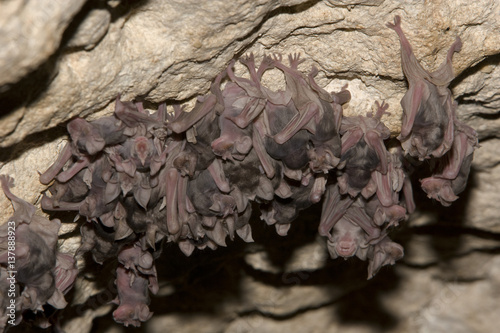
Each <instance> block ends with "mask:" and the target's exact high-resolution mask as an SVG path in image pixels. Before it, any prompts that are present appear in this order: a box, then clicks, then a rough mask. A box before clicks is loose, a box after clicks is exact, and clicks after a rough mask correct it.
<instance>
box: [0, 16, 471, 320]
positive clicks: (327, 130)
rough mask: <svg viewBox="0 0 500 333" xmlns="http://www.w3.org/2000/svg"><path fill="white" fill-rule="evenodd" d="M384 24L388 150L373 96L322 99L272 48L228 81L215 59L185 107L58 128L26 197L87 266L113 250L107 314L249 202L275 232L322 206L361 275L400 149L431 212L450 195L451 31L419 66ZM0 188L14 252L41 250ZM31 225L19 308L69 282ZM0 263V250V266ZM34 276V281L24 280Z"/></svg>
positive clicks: (326, 230)
mask: <svg viewBox="0 0 500 333" xmlns="http://www.w3.org/2000/svg"><path fill="white" fill-rule="evenodd" d="M388 26H389V27H390V28H392V29H394V30H395V31H396V32H397V34H398V35H399V38H400V42H401V55H402V65H403V71H404V74H405V76H406V78H407V80H408V83H409V89H408V92H407V93H406V94H405V96H404V97H403V99H402V101H401V105H402V107H403V119H402V129H401V134H400V135H399V137H398V139H399V142H400V143H397V144H394V142H396V140H392V141H391V142H392V144H391V145H392V147H391V148H390V149H388V148H387V147H388V146H389V144H388V142H389V139H390V131H389V129H388V128H387V127H386V126H385V125H384V123H383V122H382V121H381V118H382V116H383V115H384V113H385V111H386V110H387V107H388V105H387V104H385V103H381V104H379V103H377V105H376V108H377V110H376V112H375V113H374V114H373V113H371V112H369V113H367V114H366V116H356V117H344V116H343V115H342V105H343V104H345V103H347V102H348V101H349V100H350V98H351V94H350V93H349V91H348V90H347V88H346V87H344V88H343V89H342V90H341V91H340V92H337V93H328V92H326V91H325V90H324V89H322V88H321V87H319V86H318V85H317V83H316V82H315V80H314V77H315V75H316V74H317V72H318V71H317V70H316V69H315V68H314V67H313V69H312V70H311V72H310V73H309V74H308V75H304V74H303V73H302V72H300V71H299V70H298V65H299V64H300V63H301V62H302V60H301V59H299V56H298V55H291V56H289V65H288V66H287V65H285V64H284V63H283V62H282V59H281V56H279V55H275V56H273V57H270V56H264V58H263V60H262V61H261V63H260V65H259V66H256V64H255V61H254V57H253V55H250V56H248V57H245V58H242V59H240V62H241V63H242V64H243V65H245V66H246V68H247V69H248V74H249V75H248V78H244V77H239V76H236V75H235V73H234V72H233V69H232V68H233V65H234V61H233V62H231V63H230V64H229V66H228V67H227V68H226V70H224V71H223V72H222V73H221V74H220V75H219V76H217V78H216V79H215V81H214V82H213V83H212V85H211V88H210V93H209V94H208V95H206V96H204V97H199V98H198V99H197V102H196V105H195V106H194V108H193V110H191V111H190V112H185V111H184V110H183V108H182V107H180V106H174V110H173V112H167V109H166V106H165V105H164V104H163V105H160V107H159V108H158V110H157V111H156V112H155V113H150V112H147V111H146V110H144V108H143V106H142V104H141V103H132V102H123V101H121V100H120V99H119V98H118V99H117V100H116V108H115V112H114V114H113V115H112V116H108V117H104V118H100V119H97V120H94V121H91V122H88V121H86V120H84V119H81V118H76V119H74V120H72V121H70V122H69V123H68V126H67V128H68V132H69V135H70V137H71V140H70V141H69V142H68V143H67V144H66V146H65V147H64V148H63V150H62V152H61V153H60V155H59V157H58V158H57V160H56V162H55V163H54V164H53V165H52V166H51V167H50V168H49V169H48V170H47V171H45V172H44V173H43V174H41V176H40V181H41V182H42V183H43V184H47V185H49V184H50V187H49V189H48V193H46V194H44V196H43V198H42V200H41V205H42V208H43V209H45V210H48V211H75V212H78V214H79V216H82V217H84V218H85V219H86V220H87V222H86V223H84V224H83V225H82V226H81V234H82V244H81V247H80V249H79V253H85V252H89V251H90V252H91V253H92V256H93V258H94V260H95V261H96V262H98V263H103V262H104V261H105V260H108V259H113V258H118V266H117V269H116V286H117V289H118V295H117V298H116V300H115V303H116V304H117V305H118V307H117V309H116V310H115V311H114V313H113V316H114V319H115V320H116V321H117V322H121V323H123V324H125V325H126V326H128V325H132V326H139V325H140V322H143V321H145V320H147V319H149V318H150V317H151V312H150V310H149V307H148V305H149V302H150V298H149V294H150V292H151V293H153V294H155V293H156V292H157V291H158V281H157V274H156V269H155V265H154V261H155V259H156V258H157V257H158V256H159V252H160V249H161V244H162V243H163V242H175V243H177V244H178V246H179V248H180V249H181V250H182V252H183V253H185V254H186V255H188V256H189V255H190V254H191V253H192V252H193V251H194V249H195V248H198V249H204V248H206V247H209V248H211V249H215V248H216V247H218V246H225V245H226V239H227V237H229V239H231V240H233V239H234V237H235V236H236V235H237V236H239V237H240V238H242V239H243V240H244V241H246V242H251V241H253V240H252V232H251V225H250V223H249V221H250V217H251V216H252V212H253V211H254V212H255V211H257V212H258V213H260V218H261V220H263V221H265V222H266V223H267V224H268V225H274V226H275V229H276V232H277V233H278V234H279V235H282V236H284V235H286V234H287V232H288V230H289V228H290V224H291V222H292V221H293V220H295V219H296V218H297V216H298V214H299V212H300V211H301V210H303V209H305V208H307V207H309V206H311V205H313V204H315V203H319V202H321V201H322V204H323V208H322V215H321V220H320V223H319V233H320V235H322V236H325V237H326V238H327V244H328V249H329V252H330V255H331V257H332V258H336V257H344V258H347V257H351V256H357V257H359V258H360V259H362V260H367V261H368V262H369V265H368V278H371V277H372V276H373V275H374V274H376V272H377V271H378V270H379V269H380V268H381V267H382V266H384V265H388V264H393V263H394V262H395V261H396V260H398V259H400V258H401V257H402V256H403V248H402V247H401V246H400V245H399V244H397V243H395V242H392V241H391V240H390V239H389V237H388V231H389V230H390V228H391V227H393V226H396V225H398V224H399V223H400V222H401V221H404V220H405V219H406V218H407V217H408V214H410V213H411V212H413V210H414V209H415V204H414V201H413V196H412V188H411V183H410V180H409V178H408V174H407V164H408V161H407V159H406V157H407V156H411V157H412V159H418V160H430V161H432V165H434V168H433V170H432V176H431V177H429V178H425V179H423V180H421V185H422V188H423V189H424V191H425V192H426V193H427V194H428V196H429V197H431V198H434V199H435V200H437V201H439V202H441V203H442V204H443V205H445V206H447V205H449V204H450V203H451V202H453V201H454V200H456V199H457V195H458V194H459V193H460V192H461V191H463V189H464V187H465V185H466V182H467V177H468V173H469V169H470V165H471V161H472V155H473V151H474V149H475V147H476V146H477V135H476V133H475V131H474V130H473V129H472V128H470V127H468V126H467V125H465V124H462V123H460V122H459V121H458V120H457V118H456V115H455V110H456V102H455V101H454V100H453V96H452V94H451V92H450V90H449V89H448V84H449V83H450V81H451V80H452V79H453V77H454V76H453V71H452V65H451V61H452V56H453V53H454V52H458V51H460V48H461V42H460V39H459V38H457V40H456V41H455V42H454V43H453V45H452V46H451V48H450V50H449V52H448V54H447V58H446V60H445V62H444V63H443V64H442V65H441V66H440V67H439V68H438V69H437V70H436V71H435V72H432V73H430V72H428V71H427V70H425V69H424V68H423V67H422V66H421V65H420V64H419V62H418V61H417V59H416V58H415V56H414V54H413V51H412V48H411V46H410V44H409V42H408V40H407V39H406V37H405V35H404V33H403V31H402V30H401V27H400V18H399V17H396V18H395V20H394V24H388ZM270 69H278V70H280V71H282V72H283V74H284V77H285V79H286V89H285V90H283V91H273V90H270V89H268V88H266V87H265V86H263V85H262V84H261V79H262V76H263V74H264V73H265V72H266V71H268V70H270ZM224 83H225V85H224ZM429 164H430V163H429ZM2 184H3V189H4V191H5V193H6V194H7V196H8V197H9V198H10V199H11V200H12V202H13V203H14V207H15V209H16V215H15V216H14V217H13V219H14V220H15V221H16V223H18V232H19V233H20V234H21V233H23V235H24V236H23V237H24V238H23V242H24V243H22V244H23V246H26V247H28V248H34V247H37V246H41V245H40V244H43V243H40V242H37V241H35V238H34V236H33V235H32V231H30V230H31V229H30V228H35V227H37V225H38V223H41V222H38V221H40V219H32V217H33V209H32V207H30V206H29V205H27V204H25V203H21V201H20V200H19V199H17V198H15V197H14V196H13V195H12V194H10V192H9V191H8V187H9V181H8V180H7V179H6V178H2ZM30 220H31V224H30ZM43 223H45V220H44V222H43ZM54 224H57V223H55V222H54ZM23 226H24V229H22V230H21V228H22V227H23ZM55 229H56V228H55V227H54V230H55ZM47 232H48V229H47V231H46V233H40V234H38V237H42V238H44V242H45V243H46V245H47V246H46V249H44V251H41V252H40V251H39V252H37V253H38V254H37V256H38V257H39V260H37V261H36V262H38V263H39V264H40V265H43V269H42V268H39V267H38V266H36V267H31V268H28V267H26V269H30V270H31V271H30V272H32V274H33V276H32V278H30V277H29V276H27V277H26V279H25V280H23V281H21V280H20V281H19V283H21V284H23V285H24V286H25V287H24V288H25V289H24V291H23V293H25V292H28V291H26V290H28V289H30V290H36V293H37V294H36V295H38V299H37V296H35V297H34V298H31V300H32V302H34V303H33V304H31V305H29V307H27V308H30V309H32V310H36V309H38V305H39V304H42V303H44V302H48V303H49V304H52V305H54V306H56V307H57V305H58V304H54V303H51V299H52V298H51V296H50V292H48V290H55V291H57V290H60V291H64V290H65V288H66V287H68V283H69V282H72V281H73V280H74V274H75V273H74V272H73V271H72V270H71V268H69V266H64V267H63V268H61V265H63V264H58V262H59V256H60V254H58V252H57V251H56V250H55V245H54V244H55V243H54V242H55V240H56V238H54V237H55V235H56V234H57V230H55V232H56V233H55V234H54V233H51V234H50V235H48V234H47ZM46 234H47V236H46V239H45V235H46ZM2 236H3V234H1V233H0V237H2ZM49 250H50V251H49ZM28 252H29V251H28ZM31 255H32V256H33V255H34V254H31ZM4 257H5V256H4V250H3V249H0V263H4V260H3V258H4ZM32 262H33V261H32ZM23 264H25V263H24V262H23ZM26 265H28V264H27V263H26ZM58 265H59V266H58ZM58 267H59V270H58ZM2 269H3V268H2ZM61 270H62V271H61ZM47 273H50V274H49V275H50V276H51V277H52V280H50V283H49V281H44V283H47V284H48V285H50V288H48V289H47V288H44V289H43V291H42V290H39V289H37V286H38V285H39V283H41V282H39V279H41V278H42V275H43V274H47ZM43 276H44V275H43ZM60 276H62V277H63V278H64V281H66V283H64V284H63V285H62V287H61V286H60V285H58V281H59V279H60V278H59V277H60ZM47 279H48V278H47ZM22 309H25V308H22Z"/></svg>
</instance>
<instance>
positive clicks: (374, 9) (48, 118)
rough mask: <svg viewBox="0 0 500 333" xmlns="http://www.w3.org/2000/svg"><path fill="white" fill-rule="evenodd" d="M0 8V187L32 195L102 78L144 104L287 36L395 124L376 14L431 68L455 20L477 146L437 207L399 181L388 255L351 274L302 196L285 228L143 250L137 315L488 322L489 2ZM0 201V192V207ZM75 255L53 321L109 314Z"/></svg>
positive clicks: (274, 327)
mask: <svg viewBox="0 0 500 333" xmlns="http://www.w3.org/2000/svg"><path fill="white" fill-rule="evenodd" d="M40 8H43V9H40ZM0 11H1V12H2V13H7V14H6V15H3V16H2V18H0V28H1V31H2V33H1V34H0V39H1V41H2V45H3V47H2V49H1V50H0V72H1V73H2V75H1V77H0V147H1V148H0V174H2V173H7V174H10V175H12V176H13V177H15V179H16V187H15V188H14V189H13V191H15V193H16V194H17V195H19V196H20V197H23V198H24V199H26V200H27V201H29V202H31V203H37V202H38V200H39V197H40V193H41V192H42V191H43V190H44V186H42V185H41V184H40V183H39V182H38V171H40V172H43V171H44V170H45V169H46V168H47V167H48V166H49V165H50V164H51V163H52V162H53V159H54V158H55V156H57V154H58V152H59V150H60V149H61V148H62V145H63V141H64V140H65V138H66V137H65V130H64V128H63V127H62V126H63V125H64V123H65V122H66V121H67V120H69V119H71V118H72V117H74V116H77V115H80V116H83V117H90V118H94V117H96V116H97V115H96V113H97V112H98V114H100V115H105V114H110V113H111V112H112V110H113V106H114V102H113V101H114V98H115V97H116V96H117V95H118V94H122V99H124V100H132V99H134V98H138V99H140V100H143V101H145V102H147V103H149V104H147V105H151V108H154V106H155V104H157V103H159V102H162V101H167V102H173V101H174V100H175V101H182V102H185V101H188V100H189V99H191V98H192V97H194V96H196V95H198V94H204V93H206V92H207V91H208V88H209V85H210V82H211V80H213V78H214V77H215V76H216V75H217V74H218V73H219V72H220V71H221V70H222V69H223V68H224V67H225V66H226V65H227V64H228V62H229V61H230V60H231V59H232V58H233V57H238V56H241V55H243V54H245V53H248V52H253V53H254V54H255V55H256V58H257V59H259V57H261V56H262V55H263V54H270V53H282V54H283V55H286V54H289V53H295V52H299V53H301V55H302V58H304V59H305V62H304V63H303V64H302V65H301V67H300V69H301V70H303V71H304V72H308V71H309V70H310V68H311V66H312V65H314V66H316V67H317V68H318V69H319V70H320V74H319V75H318V77H317V81H318V83H319V84H320V85H321V86H322V87H326V89H327V90H339V88H341V87H342V86H343V85H345V84H346V83H347V84H348V85H349V90H350V91H351V93H352V96H353V98H352V100H351V102H349V104H348V106H347V108H346V110H345V113H346V114H348V115H352V114H363V113H366V112H368V111H370V109H371V106H372V105H373V103H374V101H380V100H385V101H386V102H387V103H389V104H390V109H389V112H390V113H391V114H390V115H389V116H385V117H384V119H383V120H384V121H385V122H386V123H387V125H388V126H389V127H390V129H391V131H392V132H393V134H397V133H398V130H399V127H398V126H399V124H400V117H401V107H400V105H399V100H400V99H401V97H402V96H403V94H404V92H405V89H406V82H405V80H404V77H403V74H402V70H401V64H400V58H399V42H398V40H397V36H396V35H395V34H394V32H393V31H392V30H391V29H388V28H386V26H385V23H386V22H388V21H392V19H393V17H394V15H400V16H401V17H402V19H403V28H404V29H405V31H406V32H407V35H408V38H409V39H410V41H411V43H412V45H413V46H414V50H415V53H416V56H417V58H419V59H421V61H422V63H423V65H424V66H426V67H428V68H430V69H435V68H436V67H437V65H438V64H440V63H441V61H442V60H443V59H444V57H445V56H446V51H447V49H448V47H449V45H450V44H451V43H452V42H453V41H454V39H455V37H456V36H457V35H458V36H460V37H461V38H462V41H463V48H462V51H461V52H460V53H459V54H457V55H456V56H455V57H454V61H453V67H454V69H455V72H456V73H457V78H456V79H455V80H454V81H453V83H452V86H451V88H452V90H453V92H454V94H455V98H456V99H457V101H458V103H459V108H458V117H459V118H460V119H461V120H463V121H465V122H466V123H468V124H469V125H470V126H473V127H474V128H475V129H477V131H478V134H479V136H480V140H481V142H480V143H481V146H482V148H480V149H479V150H478V151H477V152H476V155H475V160H474V164H473V170H472V172H471V177H470V181H469V187H468V190H467V191H466V192H464V193H463V194H462V195H461V198H460V199H459V201H457V202H456V203H455V204H454V205H452V206H451V207H450V208H442V207H440V206H438V204H436V203H433V202H430V201H428V200H427V199H426V198H425V194H424V193H422V191H421V190H420V189H419V188H417V186H415V192H416V195H417V206H418V207H419V212H417V213H416V214H415V215H414V216H413V218H412V219H411V221H410V222H409V223H408V224H407V225H406V226H405V227H403V228H401V230H399V231H398V232H397V233H395V235H394V236H395V238H397V240H398V241H399V242H401V243H402V244H403V245H404V247H405V250H406V255H405V258H404V259H403V260H401V261H400V262H398V263H397V264H396V266H394V268H386V269H383V270H382V271H381V272H380V273H379V274H378V275H377V276H376V277H375V278H374V279H372V280H370V281H368V282H367V281H366V280H365V269H366V267H365V266H364V265H363V264H362V263H360V262H358V261H357V260H354V259H353V260H348V261H343V260H336V261H332V260H330V259H329V258H328V256H327V253H326V250H325V248H324V244H323V242H322V241H321V240H316V239H315V234H316V228H317V223H318V207H313V208H312V209H310V210H308V211H307V212H306V213H305V214H304V216H303V217H302V218H301V219H300V220H297V221H296V222H295V223H294V224H293V225H292V229H291V230H290V235H289V236H288V237H286V238H281V237H279V236H277V235H275V232H274V229H270V228H266V226H261V227H260V229H261V230H258V231H257V233H256V235H255V237H254V238H255V240H256V243H257V244H255V245H252V246H247V247H245V246H244V245H243V244H240V243H238V242H236V244H234V243H232V244H229V246H228V248H226V249H221V250H218V251H216V252H215V253H213V252H211V251H210V252H208V251H207V252H204V253H195V254H194V255H193V256H192V257H190V258H185V257H184V256H183V255H182V254H181V253H180V252H179V251H177V250H173V249H172V248H166V249H165V250H164V255H163V256H162V259H161V262H163V263H164V264H163V265H161V264H160V263H159V264H158V267H162V269H161V271H159V275H160V276H163V277H164V278H163V279H162V280H163V282H164V284H163V285H162V286H161V290H160V293H159V296H157V297H155V298H154V299H153V303H152V305H151V308H152V310H153V311H154V312H155V316H154V317H153V319H151V320H150V321H149V322H148V323H146V324H145V328H144V330H145V331H148V332H149V331H151V332H156V331H158V332H160V331H164V330H165V328H168V329H169V330H170V331H175V332H192V331H194V330H196V331H199V332H277V331H289V332H303V331H309V332H336V331H339V330H342V331H343V332H402V331H406V332H450V331H454V332H489V331H495V329H496V328H497V327H498V325H500V319H499V318H498V315H497V314H496V309H497V304H498V302H499V301H500V295H498V292H496V290H498V288H499V287H500V286H499V283H500V280H499V276H500V257H498V252H499V249H500V217H499V216H500V207H499V205H498V202H500V192H499V191H498V185H497V184H498V183H499V182H500V157H499V156H500V154H499V153H500V151H499V149H500V148H499V147H500V142H499V139H500V134H499V133H500V117H499V112H500V95H499V94H498V91H499V89H500V69H499V68H500V67H499V66H498V65H499V63H500V44H499V43H498V40H500V4H499V3H498V2H497V1H495V0H480V1H476V2H474V3H472V2H470V1H454V2H449V1H441V0H440V1H432V2H425V3H424V2H421V1H405V2H400V1H395V0H387V1H379V0H368V1H363V0H328V1H301V0H288V1H287V0H281V1H279V0H275V1H264V0H261V1H252V2H249V1H243V0H236V1H211V2H203V1H202V2H200V1H194V0H189V1H160V0H150V1H125V0H123V1H117V0H114V1H111V0H110V1H98V0H89V1H87V2H85V1H83V0H81V1H80V0H78V1H71V2H65V1H48V0H44V1H34V0H31V1H23V2H17V1H7V2H2V3H0ZM26 50H30V52H26ZM274 74H277V76H273V75H271V73H269V75H267V74H266V77H265V79H266V84H267V85H268V86H270V87H276V86H279V85H280V84H283V78H282V77H281V76H280V74H279V73H277V72H276V73H274ZM168 104H172V103H168ZM417 171H418V170H417ZM417 182H418V179H415V185H416V184H417ZM11 214H12V210H11V208H10V203H9V202H8V201H7V199H6V198H5V197H4V196H3V195H0V222H1V223H3V222H4V221H6V220H7V218H8V217H9V216H10V215H11ZM72 218H73V217H68V219H69V220H68V222H72ZM260 224H261V222H260V221H258V220H256V221H255V222H254V225H260ZM74 229H75V226H74V225H72V224H71V225H68V226H67V227H66V229H64V230H63V231H62V232H64V233H65V237H64V240H62V241H61V243H62V245H63V246H66V247H68V248H73V250H75V246H76V245H77V244H78V238H73V240H70V239H71V236H72V235H75V234H78V231H77V229H76V232H75V230H74ZM257 229H258V228H257ZM275 244H279V245H278V247H277V248H276V245H275ZM80 265H82V266H86V267H85V272H87V273H85V274H83V273H82V274H81V276H80V282H79V283H78V284H77V286H76V288H75V292H74V303H73V306H72V307H70V308H68V309H66V310H65V313H64V314H65V316H64V320H63V322H62V323H61V326H62V327H63V328H65V329H67V330H68V331H73V330H74V328H75V327H78V328H79V330H80V331H82V332H83V331H86V332H89V331H90V330H91V329H93V330H94V331H96V332H121V331H125V329H124V328H122V327H120V326H118V325H116V324H115V323H114V322H112V319H111V316H110V314H109V311H110V309H111V307H110V306H109V305H108V304H107V303H108V302H109V301H110V300H111V299H112V297H114V295H115V294H116V293H115V292H114V291H113V287H114V286H113V284H112V282H113V281H112V279H110V281H108V282H110V284H108V285H106V284H104V285H101V284H99V283H97V282H96V281H95V278H94V277H93V276H94V274H95V272H99V271H101V270H102V269H104V271H109V272H111V270H110V269H109V267H104V268H102V267H100V266H97V265H95V264H91V263H90V262H87V261H85V260H83V259H82V260H81V261H80ZM172 271H177V272H180V273H178V274H176V275H173V274H172ZM109 276H111V273H110V274H109ZM89 281H90V282H89ZM166 281H168V283H167V282H166ZM79 304H80V305H79ZM82 304H83V305H82ZM105 313H107V314H106V315H105V316H103V315H104V314H105ZM100 316H103V317H102V318H99V319H97V320H96V321H94V323H92V320H93V319H94V318H96V317H100ZM92 326H94V327H93V328H92ZM17 329H19V330H22V329H23V328H22V327H18V328H16V329H15V330H12V331H16V330H17Z"/></svg>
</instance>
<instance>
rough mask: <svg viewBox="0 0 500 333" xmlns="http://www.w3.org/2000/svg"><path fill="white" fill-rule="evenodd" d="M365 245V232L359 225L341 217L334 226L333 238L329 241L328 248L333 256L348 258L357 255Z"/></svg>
mask: <svg viewBox="0 0 500 333" xmlns="http://www.w3.org/2000/svg"><path fill="white" fill-rule="evenodd" d="M361 245H364V232H363V229H361V227H360V226H359V225H355V224H353V223H351V222H349V221H348V220H347V219H345V218H341V219H340V220H339V221H338V222H337V223H336V224H335V226H334V228H333V231H332V239H331V240H329V241H328V250H329V252H330V256H331V257H332V258H336V257H337V256H339V257H343V258H348V257H352V256H354V255H356V253H357V251H358V249H359V248H360V246H361Z"/></svg>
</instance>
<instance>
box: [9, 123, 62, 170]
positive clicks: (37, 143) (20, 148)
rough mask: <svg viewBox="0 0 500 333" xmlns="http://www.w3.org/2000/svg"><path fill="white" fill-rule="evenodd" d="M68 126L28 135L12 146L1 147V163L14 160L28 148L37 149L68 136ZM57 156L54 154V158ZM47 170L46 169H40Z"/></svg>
mask: <svg viewBox="0 0 500 333" xmlns="http://www.w3.org/2000/svg"><path fill="white" fill-rule="evenodd" d="M67 134H68V132H67V131H66V126H64V125H61V126H57V127H55V128H51V129H48V130H45V131H42V132H39V133H33V134H31V135H28V136H27V137H26V138H25V139H24V140H23V141H21V142H19V143H16V144H14V145H12V146H9V147H5V148H2V147H0V163H2V162H3V163H6V162H9V161H13V160H15V159H17V158H19V156H21V155H22V154H23V153H25V152H27V151H28V150H31V149H35V148H39V147H42V146H44V145H46V144H47V143H50V142H53V141H54V140H56V139H58V138H61V137H64V136H67ZM56 158H57V156H54V160H55V159H56ZM39 171H42V172H43V171H45V170H39Z"/></svg>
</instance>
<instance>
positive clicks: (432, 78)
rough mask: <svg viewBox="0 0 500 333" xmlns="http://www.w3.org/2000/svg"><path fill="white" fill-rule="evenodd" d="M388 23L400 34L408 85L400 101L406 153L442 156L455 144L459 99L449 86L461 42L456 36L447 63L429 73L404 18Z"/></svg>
mask: <svg viewBox="0 0 500 333" xmlns="http://www.w3.org/2000/svg"><path fill="white" fill-rule="evenodd" d="M387 26H388V27H389V28H391V29H394V31H396V33H397V34H398V36H399V40H400V42H401V64H402V67H403V72H404V74H405V76H406V79H407V80H408V86H409V87H408V91H407V92H406V94H405V95H404V97H403V99H402V100H401V106H402V107H403V124H402V127H401V134H400V135H399V137H398V138H399V140H400V141H401V144H402V146H403V149H404V150H405V152H407V153H408V154H410V155H411V156H415V157H418V158H419V159H420V160H423V159H427V158H430V157H441V156H443V155H444V154H445V153H446V152H447V151H448V150H449V149H450V147H451V145H452V143H453V135H454V121H455V110H456V102H455V101H454V100H453V96H452V94H451V91H450V89H448V85H449V84H450V82H451V80H453V78H454V77H455V76H454V74H453V68H452V63H451V62H452V57H453V53H455V52H460V49H461V48H462V42H461V40H460V38H459V37H457V38H456V40H455V42H454V43H453V44H452V45H451V47H450V49H449V51H448V54H447V56H446V60H445V62H444V63H443V64H442V65H441V66H440V67H439V68H438V69H437V70H436V71H434V72H432V73H430V72H428V71H427V70H425V69H424V68H423V67H422V66H421V65H420V63H419V61H418V60H417V59H416V58H415V55H414V54H413V50H412V47H411V45H410V43H409V42H408V40H407V39H406V36H405V34H404V33H403V30H402V29H401V18H400V17H399V16H396V17H395V18H394V24H392V23H388V24H387Z"/></svg>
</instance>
